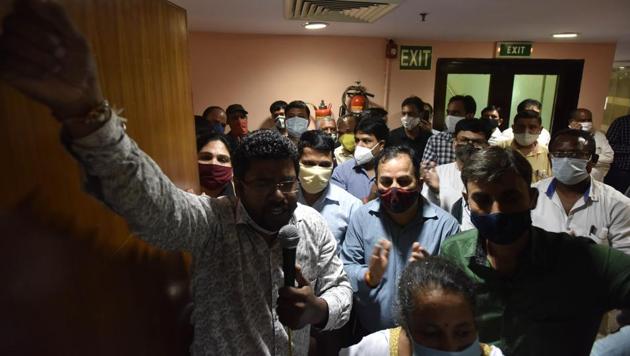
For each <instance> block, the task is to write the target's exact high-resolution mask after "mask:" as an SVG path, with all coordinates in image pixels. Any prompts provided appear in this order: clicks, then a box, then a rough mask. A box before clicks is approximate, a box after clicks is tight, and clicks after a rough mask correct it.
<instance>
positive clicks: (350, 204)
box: [298, 130, 362, 252]
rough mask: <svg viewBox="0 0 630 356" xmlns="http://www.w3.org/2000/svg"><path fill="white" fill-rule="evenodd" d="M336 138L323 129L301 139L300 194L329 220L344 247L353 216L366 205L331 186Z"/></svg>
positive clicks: (302, 200) (301, 201) (304, 201)
mask: <svg viewBox="0 0 630 356" xmlns="http://www.w3.org/2000/svg"><path fill="white" fill-rule="evenodd" d="M334 149H335V143H334V141H333V139H332V138H331V137H330V136H328V135H326V134H325V133H323V132H322V131H319V130H311V131H306V132H304V133H303V134H302V136H301V137H300V141H299V144H298V154H299V156H300V174H299V179H300V191H299V195H298V201H299V202H300V203H302V204H305V205H309V206H310V207H312V208H313V209H315V210H317V211H318V212H319V213H320V214H321V215H322V216H323V217H324V220H326V223H327V224H328V227H329V228H330V231H332V233H333V236H335V239H336V240H337V252H338V251H339V249H340V248H341V244H342V243H343V240H344V237H345V235H346V228H347V227H348V223H349V222H350V216H351V215H352V213H353V212H354V211H355V210H356V209H357V208H359V207H360V206H361V205H362V204H361V201H360V200H359V199H357V198H355V197H354V196H353V195H352V194H350V193H348V192H346V191H345V190H343V189H341V188H340V187H338V186H336V185H334V184H330V176H331V174H332V171H333V162H334V157H333V151H334Z"/></svg>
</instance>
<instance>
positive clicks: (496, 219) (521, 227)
mask: <svg viewBox="0 0 630 356" xmlns="http://www.w3.org/2000/svg"><path fill="white" fill-rule="evenodd" d="M470 221H471V222H472V223H473V225H475V227H476V228H477V230H479V236H481V237H482V238H486V239H488V240H490V241H492V242H494V243H495V244H497V245H509V244H511V243H513V242H514V241H516V240H517V239H518V238H519V237H521V236H522V235H523V233H524V232H525V231H526V230H527V229H529V228H530V226H532V217H531V214H530V211H529V209H528V210H525V211H521V212H519V213H511V214H506V213H494V214H486V215H479V214H476V213H473V212H472V211H471V212H470Z"/></svg>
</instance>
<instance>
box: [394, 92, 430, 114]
mask: <svg viewBox="0 0 630 356" xmlns="http://www.w3.org/2000/svg"><path fill="white" fill-rule="evenodd" d="M408 105H409V106H413V107H415V108H416V110H417V111H418V112H419V113H423V112H424V111H425V109H424V101H422V99H420V98H418V97H417V96H410V97H408V98H406V99H405V100H403V102H402V104H400V107H403V106H408Z"/></svg>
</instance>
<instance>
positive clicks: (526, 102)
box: [516, 99, 542, 112]
mask: <svg viewBox="0 0 630 356" xmlns="http://www.w3.org/2000/svg"><path fill="white" fill-rule="evenodd" d="M530 106H534V107H536V108H537V109H538V111H541V110H542V103H541V102H540V101H538V100H536V99H525V100H523V101H521V103H520V104H518V106H517V107H516V111H517V112H518V111H523V110H526V109H527V108H528V107H530Z"/></svg>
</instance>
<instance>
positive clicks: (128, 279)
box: [0, 0, 198, 355]
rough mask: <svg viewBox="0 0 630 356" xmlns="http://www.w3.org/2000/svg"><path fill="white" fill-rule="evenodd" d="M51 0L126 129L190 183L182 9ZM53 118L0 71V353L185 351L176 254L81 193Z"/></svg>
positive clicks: (193, 181)
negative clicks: (73, 29) (80, 41)
mask: <svg viewBox="0 0 630 356" xmlns="http://www.w3.org/2000/svg"><path fill="white" fill-rule="evenodd" d="M59 2H61V3H62V4H63V5H64V6H65V7H66V8H67V10H68V12H69V13H70V14H71V17H72V18H73V19H74V21H75V22H76V24H77V26H78V27H79V28H80V29H81V31H83V32H84V33H85V34H86V36H87V38H88V39H89V41H90V43H91V46H92V49H93V51H94V53H95V56H96V62H97V66H98V71H99V76H100V81H101V85H102V87H103V92H104V94H105V96H106V97H107V98H108V99H109V100H110V102H111V103H112V104H114V105H116V106H117V107H121V108H124V113H123V116H125V117H126V118H128V120H129V121H128V124H127V127H128V132H129V133H130V135H131V136H132V137H133V138H134V139H135V140H136V141H137V142H138V144H139V145H140V147H141V148H142V149H143V150H145V151H146V152H147V153H148V154H149V155H150V156H151V157H152V158H153V159H154V160H155V161H156V162H157V163H158V164H159V165H160V167H162V169H163V170H164V172H165V173H166V174H167V175H168V176H169V177H170V178H171V179H172V180H173V181H174V182H175V183H176V184H177V185H178V186H179V187H180V188H194V189H195V190H198V173H197V164H196V152H195V139H194V121H193V112H192V97H191V85H190V78H189V63H188V62H189V60H188V34H187V24H186V13H185V11H184V10H183V9H181V8H179V7H177V6H175V5H172V4H170V3H168V2H167V1H165V0H59ZM9 5H10V2H8V1H2V2H0V17H4V15H5V14H6V13H7V11H8V7H9ZM59 128H60V126H59V124H58V123H57V122H55V121H54V119H53V118H52V117H51V116H50V114H49V112H48V110H47V109H46V108H44V107H42V106H40V105H38V104H36V103H34V102H32V101H30V100H29V99H27V98H25V97H24V96H22V95H21V94H19V93H18V92H16V91H14V90H13V89H12V88H10V87H8V86H7V85H5V84H4V83H2V82H0V164H1V167H2V168H1V169H0V280H2V283H3V287H2V288H0V315H2V317H0V331H2V332H1V333H0V354H11V355H35V354H41V355H43V354H46V355H87V354H89V355H178V354H185V353H186V350H187V344H188V342H189V341H190V339H189V337H190V328H189V327H188V326H187V314H186V313H185V311H183V310H182V309H183V307H184V306H185V305H186V304H187V303H188V302H189V300H190V296H189V286H188V276H187V271H186V267H185V263H184V262H183V259H182V255H181V254H179V253H166V252H163V251H159V250H157V249H154V248H151V247H149V246H147V245H146V244H144V243H142V242H140V241H139V240H138V239H136V238H135V237H132V236H131V235H130V233H129V230H128V228H127V226H126V224H125V222H124V221H123V220H122V219H121V218H120V217H118V216H116V215H115V214H113V213H112V212H110V211H109V210H107V209H106V208H105V207H104V206H103V205H102V204H100V203H99V202H97V201H95V200H94V199H92V198H91V197H90V196H88V195H87V194H85V193H84V192H83V191H82V189H81V186H80V179H79V178H80V171H79V169H78V166H77V164H76V163H75V162H74V161H73V159H72V158H71V157H70V156H69V155H68V154H67V152H65V151H64V149H63V148H62V146H61V144H60V143H59V138H58V136H59Z"/></svg>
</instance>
